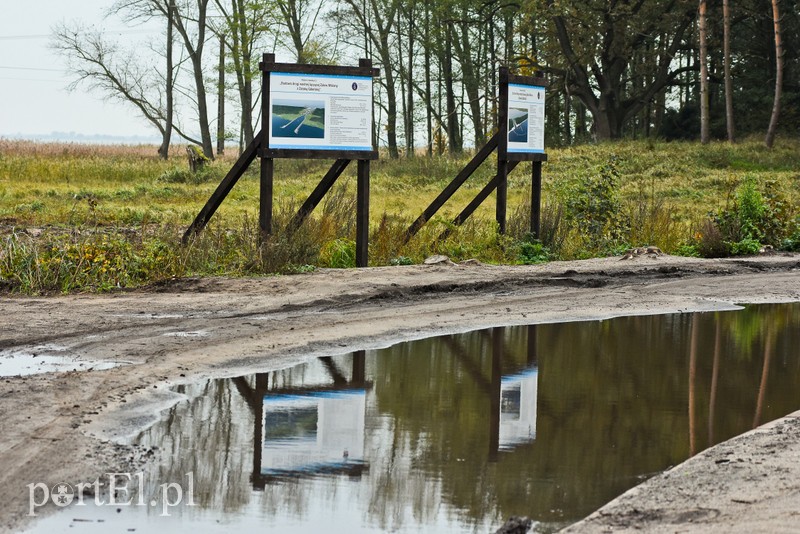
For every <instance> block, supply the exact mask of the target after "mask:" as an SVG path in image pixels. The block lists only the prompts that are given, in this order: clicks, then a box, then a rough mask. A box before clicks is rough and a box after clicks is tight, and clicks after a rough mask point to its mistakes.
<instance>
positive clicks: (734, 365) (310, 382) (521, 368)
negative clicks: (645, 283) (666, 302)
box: [37, 305, 800, 533]
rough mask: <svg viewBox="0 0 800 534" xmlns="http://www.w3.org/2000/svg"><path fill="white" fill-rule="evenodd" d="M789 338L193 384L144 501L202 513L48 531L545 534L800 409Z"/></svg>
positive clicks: (786, 321)
mask: <svg viewBox="0 0 800 534" xmlns="http://www.w3.org/2000/svg"><path fill="white" fill-rule="evenodd" d="M717 325H719V332H720V335H719V336H717ZM798 327H800V306H798V305H775V306H758V307H753V308H752V309H748V310H745V311H738V312H725V313H707V314H702V315H692V314H679V315H672V316H644V317H629V318H620V319H613V320H607V321H594V322H584V323H564V324H550V325H539V326H531V327H515V328H504V329H494V330H488V331H480V332H471V333H467V334H461V335H456V336H444V337H441V338H434V339H428V340H419V341H414V342H410V343H403V344H399V345H396V346H394V347H390V348H387V349H382V350H378V351H371V352H368V353H366V354H365V355H358V354H353V355H343V356H340V357H334V358H325V359H317V360H314V361H312V362H309V363H308V364H305V365H301V366H298V367H294V368H291V369H286V370H283V371H277V372H271V373H268V374H263V375H257V376H249V377H243V378H237V379H226V380H219V381H210V382H207V383H204V384H195V385H190V386H184V387H183V388H182V389H183V392H184V393H185V394H186V395H187V397H188V399H189V400H187V401H186V402H183V403H181V404H179V405H178V406H176V407H175V408H173V409H172V410H170V411H169V412H167V413H166V414H165V415H164V418H163V420H162V421H161V423H159V424H157V425H156V426H154V427H153V428H151V429H149V430H148V431H146V432H145V433H144V434H143V435H142V436H141V437H140V438H139V442H140V443H142V444H145V445H148V446H149V445H158V446H159V447H160V449H161V451H162V452H163V454H164V456H165V458H166V459H167V460H168V461H167V462H165V463H164V464H162V465H160V466H159V467H157V468H155V469H154V470H153V472H152V473H148V476H147V488H146V493H147V495H148V499H149V498H150V497H151V496H153V495H157V489H158V484H162V483H164V482H171V481H180V480H181V478H182V477H183V476H184V475H185V473H187V472H190V471H191V472H193V473H194V476H195V500H196V501H197V503H198V504H199V506H198V507H195V508H188V507H183V508H176V509H175V510H173V511H172V514H173V517H171V518H162V517H159V516H158V512H159V510H157V509H153V508H149V507H145V508H139V507H130V508H126V509H123V510H122V512H120V513H119V514H115V513H113V512H114V511H113V510H109V507H99V508H98V507H86V508H85V509H83V510H81V509H77V508H76V507H73V508H71V509H69V510H67V512H65V513H64V514H59V515H55V516H52V517H51V518H47V519H45V520H43V521H42V522H40V523H39V524H38V525H37V528H38V530H39V531H40V532H52V531H57V529H58V528H61V527H63V528H62V531H64V532H66V531H69V532H80V531H87V532H88V531H90V529H91V528H94V527H97V528H98V529H100V528H101V527H102V528H105V529H108V528H109V527H110V526H115V527H116V526H120V527H128V528H136V531H137V532H148V531H152V532H155V531H159V532H160V531H164V530H165V529H166V530H169V529H180V530H182V531H190V530H191V531H196V532H197V533H200V532H221V531H226V530H230V529H231V528H239V529H242V530H244V531H249V530H255V529H256V528H259V529H260V530H264V531H268V532H270V531H274V532H308V531H309V530H315V529H320V528H321V529H324V530H325V531H326V532H333V533H349V532H386V531H397V532H442V533H447V532H470V531H474V532H492V531H494V530H496V529H497V528H498V527H499V525H500V524H501V523H502V521H503V519H505V518H507V517H508V516H510V515H528V516H531V517H532V518H533V519H534V520H536V521H538V523H537V524H536V527H537V529H539V530H544V531H548V530H554V529H557V528H558V527H560V526H563V525H564V524H566V523H568V522H571V521H573V520H577V519H580V518H581V517H583V516H585V515H586V514H588V513H590V512H591V511H592V510H594V509H596V508H597V507H599V506H601V505H602V504H604V503H605V502H607V501H609V500H611V499H612V498H614V497H615V496H617V495H619V494H620V493H622V492H623V491H625V490H626V489H628V488H630V487H631V486H632V485H635V484H637V483H639V482H641V481H642V480H644V479H645V478H646V477H647V476H650V475H652V474H653V473H656V472H658V471H660V470H662V469H665V468H667V467H669V466H671V465H675V464H677V463H679V462H680V461H682V460H683V459H685V458H686V457H688V456H689V455H690V454H691V452H692V451H690V443H691V444H696V445H697V450H695V451H694V452H699V450H701V449H702V448H704V447H706V446H708V445H710V444H713V443H717V442H719V441H722V440H724V439H727V438H729V437H732V436H733V435H736V434H739V433H741V432H744V431H746V430H748V429H749V428H751V427H752V425H753V421H754V417H755V418H756V419H757V420H758V421H760V422H765V421H768V420H770V419H773V418H775V417H779V416H781V415H784V414H786V413H789V412H791V411H793V410H795V409H797V408H798V407H800V406H799V405H800V399H798V398H797V395H796V391H797V387H798V385H800V384H798V381H800V355H799V354H798V351H797V349H796V347H797V346H800V328H798ZM695 329H697V332H698V335H697V336H696V339H697V340H698V341H697V346H696V350H695V351H694V352H692V353H691V354H694V356H691V355H690V352H691V351H690V340H691V339H692V333H693V331H694V330H695ZM769 329H771V330H770V332H771V333H770V334H769V337H770V339H772V340H773V342H774V346H772V347H771V351H770V352H769V354H770V356H769V357H768V358H769V359H768V360H767V361H765V351H764V343H765V340H766V339H767V337H768V336H767V331H768V330H769ZM717 339H719V340H720V341H719V342H718V341H717ZM715 354H717V355H718V356H717V357H715ZM690 360H693V361H692V362H691V363H692V365H690ZM690 370H691V371H692V373H691V374H690ZM764 372H766V373H767V374H768V380H763V381H762V373H764ZM715 377H716V378H715ZM712 381H714V384H715V386H714V387H713V388H712V387H711V385H712ZM690 398H691V399H693V402H694V403H695V410H694V412H693V413H694V414H695V415H694V417H695V418H696V420H692V421H690V420H689V409H688V402H689V401H688V399H690ZM712 410H713V411H712ZM290 443H293V445H292V446H291V447H287V445H288V444H290ZM345 450H347V452H348V454H347V455H345V454H344V451H345ZM276 463H281V464H282V465H281V467H280V469H278V470H275V464H276ZM309 466H310V467H309ZM101 516H102V517H101ZM59 517H61V518H62V519H57V518H59ZM78 517H82V518H86V519H91V520H93V521H96V520H97V519H100V518H103V519H105V522H104V523H102V524H101V523H96V522H95V523H83V522H81V523H71V519H72V518H78ZM70 525H71V526H72V528H69V527H70ZM98 531H100V530H98Z"/></svg>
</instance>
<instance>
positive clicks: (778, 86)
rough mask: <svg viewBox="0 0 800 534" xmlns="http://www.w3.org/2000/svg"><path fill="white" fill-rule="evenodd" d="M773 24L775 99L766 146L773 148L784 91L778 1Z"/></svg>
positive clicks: (773, 12)
mask: <svg viewBox="0 0 800 534" xmlns="http://www.w3.org/2000/svg"><path fill="white" fill-rule="evenodd" d="M772 24H773V27H774V28H775V97H774V99H773V101H772V116H771V117H770V119H769V128H767V136H766V138H765V139H764V144H765V145H767V148H772V145H773V144H774V143H775V131H776V130H777V129H778V119H779V118H780V114H781V91H782V90H783V44H782V43H781V17H780V11H779V9H778V0H772Z"/></svg>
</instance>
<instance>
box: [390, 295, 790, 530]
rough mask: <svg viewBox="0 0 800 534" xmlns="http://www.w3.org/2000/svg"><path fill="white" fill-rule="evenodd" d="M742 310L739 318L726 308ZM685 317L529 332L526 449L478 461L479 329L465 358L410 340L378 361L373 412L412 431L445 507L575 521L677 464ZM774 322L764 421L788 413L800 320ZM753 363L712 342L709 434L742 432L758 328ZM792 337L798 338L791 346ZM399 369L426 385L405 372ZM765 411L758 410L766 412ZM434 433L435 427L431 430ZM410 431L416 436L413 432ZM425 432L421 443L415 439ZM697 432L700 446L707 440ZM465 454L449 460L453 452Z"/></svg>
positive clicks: (507, 361)
mask: <svg viewBox="0 0 800 534" xmlns="http://www.w3.org/2000/svg"><path fill="white" fill-rule="evenodd" d="M766 311H767V312H768V313H767V314H766V315H758V310H747V311H745V312H728V313H719V314H716V316H717V317H718V318H719V320H721V321H723V326H722V328H723V331H728V330H729V329H730V328H735V326H733V325H732V326H730V327H729V326H727V325H728V324H729V323H730V322H731V321H737V320H738V321H748V322H749V321H752V320H754V319H752V317H759V318H758V319H757V321H758V322H759V323H760V324H761V325H762V326H761V328H762V330H763V328H764V325H766V324H769V323H770V322H771V321H773V318H772V316H773V315H774V314H775V313H779V312H777V311H775V310H769V309H768V310H766ZM741 313H746V314H747V317H746V318H743V317H740V318H738V319H737V315H738V314H741ZM714 318H715V316H714V315H713V314H703V315H702V316H700V317H698V324H699V327H698V328H699V331H698V339H697V362H696V384H695V386H696V389H695V391H694V400H695V403H696V405H695V408H696V410H695V417H696V418H697V421H696V422H695V423H696V428H704V427H706V426H707V425H708V423H709V412H708V408H707V407H708V406H709V405H710V404H711V402H710V401H711V398H710V389H711V388H710V386H711V380H712V378H713V365H714V363H713V362H714V359H713V355H714V347H715V340H716V327H715V325H714ZM691 320H692V317H691V316H690V315H688V314H687V315H674V316H644V317H629V318H620V319H614V320H611V321H603V322H590V323H566V324H554V325H541V326H539V327H538V336H537V337H538V343H537V353H538V361H539V393H538V394H539V396H538V416H537V429H536V431H537V436H536V440H535V441H534V442H533V443H530V444H527V445H523V446H520V447H517V448H516V449H514V450H513V451H512V452H510V453H500V454H499V455H498V460H497V462H496V463H488V462H487V461H486V454H487V452H486V451H487V449H486V444H487V443H488V440H489V427H490V424H489V413H487V411H486V409H485V404H486V403H487V397H486V393H485V392H484V391H482V388H481V386H480V385H479V383H478V381H476V378H475V374H476V371H478V372H480V373H482V375H483V376H485V377H488V376H490V369H491V346H490V341H489V340H488V338H487V337H486V336H482V335H481V334H480V333H472V334H468V335H467V336H459V337H461V338H462V339H463V340H464V343H463V344H464V345H465V346H468V347H469V351H468V352H469V354H471V355H472V356H473V359H472V362H471V363H470V364H467V363H465V362H463V361H459V360H458V359H454V358H446V357H445V354H446V352H447V351H448V349H447V348H446V346H445V344H444V343H441V344H440V346H439V347H438V348H437V346H436V343H437V342H436V341H431V340H428V341H420V342H415V343H413V344H409V345H404V346H398V347H395V348H393V349H387V350H389V351H392V357H387V358H379V360H378V362H379V366H382V367H383V368H381V369H380V371H381V372H379V373H376V376H377V377H382V378H378V379H376V386H375V389H376V392H377V394H378V401H379V404H378V406H379V408H380V411H381V412H382V413H384V414H387V415H389V414H391V415H392V416H393V417H395V418H396V420H397V427H398V430H400V431H405V432H408V433H409V434H410V435H411V436H412V443H415V444H416V445H417V449H415V451H414V454H415V456H417V457H418V458H420V459H421V462H420V463H421V467H422V468H424V469H428V470H430V471H432V472H433V475H435V478H436V479H441V480H442V483H443V489H444V495H445V497H446V499H447V500H448V502H451V503H452V504H453V505H455V506H457V507H459V508H461V509H464V510H467V511H468V512H469V513H470V514H472V515H473V517H475V518H480V517H482V516H483V514H485V513H487V511H488V509H489V508H490V506H488V505H487V503H491V502H492V501H493V499H496V500H497V504H498V508H499V510H500V515H501V516H507V515H510V514H518V513H532V514H533V515H534V516H535V517H536V518H538V519H545V520H546V519H551V520H556V519H558V517H559V514H558V512H555V513H554V512H551V510H559V509H564V508H565V507H570V508H571V509H572V512H571V513H572V514H575V515H574V517H578V516H580V515H581V514H585V513H588V512H590V511H591V510H593V509H595V508H596V507H598V506H599V505H601V504H603V503H604V502H606V501H608V500H610V499H611V498H613V497H614V496H616V495H618V494H619V493H621V492H622V491H624V490H625V489H627V488H628V487H630V486H631V485H633V484H635V483H637V482H638V481H639V480H640V479H641V475H642V474H643V473H648V474H653V473H655V472H658V471H660V470H662V469H664V468H666V467H668V466H670V465H675V464H677V463H678V462H680V461H682V460H684V459H685V458H686V457H688V455H689V452H690V450H689V437H690V436H689V420H688V411H687V402H688V401H687V399H688V391H689V389H688V388H689V383H688V380H687V377H688V375H689V372H688V366H689V349H690V336H691V328H690V327H691ZM790 322H791V328H789V327H788V324H789V323H787V327H784V328H782V329H781V335H780V337H781V341H780V342H778V343H776V347H777V346H780V345H782V346H783V347H784V349H785V350H784V351H783V352H782V354H783V355H784V357H783V358H782V360H781V359H779V358H776V357H774V356H773V360H772V361H773V364H776V362H777V361H781V365H782V368H780V369H777V368H772V369H770V370H769V387H768V388H767V389H766V391H764V395H766V397H767V398H768V399H769V402H767V401H766V400H764V401H762V406H763V410H764V411H765V413H764V415H763V421H766V420H770V419H774V418H776V417H780V416H782V415H784V414H786V413H789V412H790V411H792V410H794V409H796V408H797V407H798V401H797V396H796V395H795V393H794V389H793V388H796V386H797V379H798V370H800V364H799V362H798V354H797V352H796V351H795V350H790V349H789V347H791V346H798V345H797V344H798V343H800V329H798V328H797V327H798V325H800V321H798V318H797V316H796V312H795V318H794V320H793V321H790ZM522 334H524V331H523V330H521V329H516V330H515V329H509V330H507V331H506V336H505V337H506V339H505V345H506V349H505V355H504V357H503V373H504V374H505V373H507V372H509V367H513V365H514V362H516V365H522V363H523V362H524V361H525V358H524V355H525V354H526V352H527V347H526V346H525V345H526V343H525V339H526V337H525V336H524V335H522ZM751 338H752V339H753V347H756V352H755V355H754V356H753V357H750V356H745V355H738V354H737V350H736V344H735V343H734V342H732V340H730V339H727V340H725V341H724V342H723V346H722V348H721V363H719V365H720V367H721V369H719V370H718V373H719V376H718V385H717V389H718V391H717V395H718V397H719V399H720V400H719V401H718V402H717V403H716V407H715V408H716V410H717V413H716V414H715V421H716V426H715V436H714V437H715V442H719V441H722V440H725V439H728V438H730V437H732V436H734V435H737V434H739V433H741V432H744V431H746V430H748V429H749V428H750V427H751V425H752V420H753V413H754V410H755V409H756V400H757V395H758V392H759V387H760V385H761V383H762V380H761V377H762V370H763V369H762V368H763V358H762V357H761V354H762V352H761V351H763V336H755V337H752V336H751ZM792 343H794V344H795V345H792ZM407 376H420V377H424V379H423V380H416V381H411V380H408V379H403V378H402V377H407ZM767 412H768V413H767ZM429 429H436V431H435V432H428V430H429ZM414 438H417V439H414ZM423 438H424V439H423ZM710 444H711V443H709V442H708V441H707V440H702V442H700V441H699V439H698V448H699V449H702V448H705V447H707V446H708V445H710ZM459 458H461V459H464V460H465V461H463V462H460V461H458V459H459Z"/></svg>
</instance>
